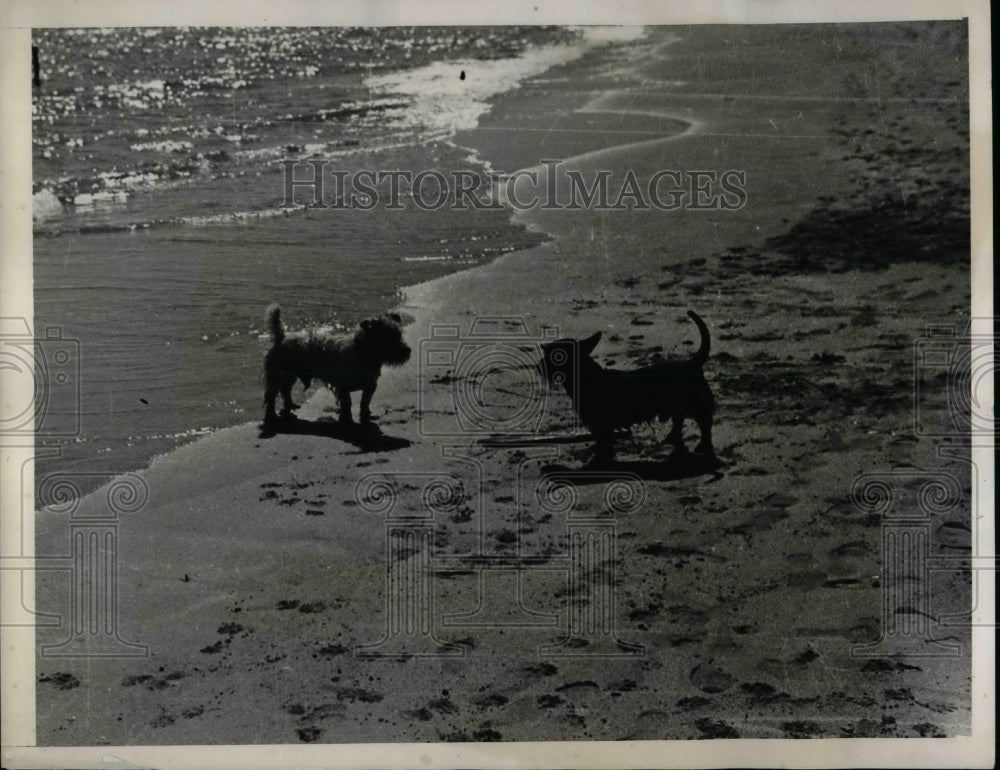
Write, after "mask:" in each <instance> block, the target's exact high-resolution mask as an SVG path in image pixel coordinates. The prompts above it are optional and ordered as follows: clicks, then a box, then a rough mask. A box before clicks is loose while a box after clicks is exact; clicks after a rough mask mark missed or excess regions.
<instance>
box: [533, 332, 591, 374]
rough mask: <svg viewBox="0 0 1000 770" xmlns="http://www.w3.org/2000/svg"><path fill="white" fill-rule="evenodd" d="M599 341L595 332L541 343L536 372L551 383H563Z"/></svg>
mask: <svg viewBox="0 0 1000 770" xmlns="http://www.w3.org/2000/svg"><path fill="white" fill-rule="evenodd" d="M600 341H601V333H600V332H596V333H595V334H591V335H590V336H589V337H587V338H586V339H583V340H574V339H571V338H568V337H566V338H563V339H558V340H554V341H552V342H547V343H545V344H544V345H542V360H541V361H539V362H538V372H539V374H541V376H542V377H544V378H545V379H546V380H548V382H549V383H550V384H551V385H565V384H566V382H567V381H568V380H570V379H571V378H573V377H575V376H576V373H577V372H578V371H579V369H580V362H581V361H582V360H583V359H584V358H590V354H591V353H593V352H594V348H596V347H597V343H598V342H600Z"/></svg>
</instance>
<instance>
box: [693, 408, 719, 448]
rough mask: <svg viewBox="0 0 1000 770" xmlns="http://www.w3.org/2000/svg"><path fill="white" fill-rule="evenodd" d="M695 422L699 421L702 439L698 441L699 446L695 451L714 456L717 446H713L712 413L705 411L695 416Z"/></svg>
mask: <svg viewBox="0 0 1000 770" xmlns="http://www.w3.org/2000/svg"><path fill="white" fill-rule="evenodd" d="M695 422H697V423H698V429H699V430H700V431H701V440H700V441H699V442H698V446H696V447H695V448H694V451H695V452H701V453H703V454H705V455H707V456H708V457H714V456H715V448H714V447H713V446H712V413H711V412H703V413H702V414H700V415H698V416H697V417H695Z"/></svg>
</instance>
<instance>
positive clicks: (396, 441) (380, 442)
mask: <svg viewBox="0 0 1000 770" xmlns="http://www.w3.org/2000/svg"><path fill="white" fill-rule="evenodd" d="M279 433H280V434H285V435H297V436H322V437H324V438H332V439H339V440H340V441H345V442H347V443H348V444H351V445H352V446H356V447H357V448H358V449H360V450H361V451H362V452H387V451H391V450H394V449H403V448H405V447H408V446H410V443H411V442H410V440H409V439H405V438H401V437H399V436H387V435H386V434H384V433H383V432H382V429H381V428H379V426H378V425H375V424H374V423H368V424H365V425H359V424H357V423H347V424H343V423H341V422H340V421H339V420H333V419H323V418H320V419H318V420H301V419H299V418H297V417H285V418H282V419H281V420H279V421H277V422H274V423H270V424H266V425H265V424H262V425H261V429H260V438H273V437H274V436H277V435H278V434H279Z"/></svg>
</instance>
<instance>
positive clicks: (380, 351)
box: [361, 313, 410, 366]
mask: <svg viewBox="0 0 1000 770" xmlns="http://www.w3.org/2000/svg"><path fill="white" fill-rule="evenodd" d="M402 323H403V319H402V318H400V317H399V315H398V314H397V313H386V314H385V315H382V316H379V317H378V318H368V319H366V320H364V321H362V322H361V334H362V336H363V338H364V344H365V347H366V348H367V349H368V350H370V351H371V352H372V354H373V355H374V356H376V357H377V358H378V359H379V361H381V362H382V363H383V364H388V365H389V366H402V365H403V364H405V363H406V362H407V361H409V360H410V346H409V345H407V344H406V343H405V342H404V341H403V329H402Z"/></svg>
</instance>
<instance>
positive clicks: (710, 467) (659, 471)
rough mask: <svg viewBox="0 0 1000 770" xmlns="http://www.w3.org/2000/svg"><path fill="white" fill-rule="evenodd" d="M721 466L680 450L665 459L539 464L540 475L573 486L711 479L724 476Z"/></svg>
mask: <svg viewBox="0 0 1000 770" xmlns="http://www.w3.org/2000/svg"><path fill="white" fill-rule="evenodd" d="M723 469H724V466H723V465H722V463H721V462H720V461H719V460H718V459H717V458H714V457H707V456H705V455H701V454H694V453H690V452H681V453H677V452H675V453H674V454H672V455H670V456H669V457H668V458H667V459H666V460H605V461H597V460H591V461H590V462H588V463H586V464H585V465H582V466H580V467H579V468H569V467H567V466H565V465H558V464H551V465H545V466H543V467H542V473H543V475H545V476H547V477H550V478H552V479H553V480H555V481H559V482H563V483H566V484H570V485H572V486H586V485H587V484H604V483H607V482H608V481H611V480H613V479H614V478H615V476H616V475H620V476H622V477H628V476H632V477H637V478H639V479H642V480H643V481H678V480H679V479H690V478H696V477H698V476H705V475H711V476H712V477H713V478H712V479H711V480H712V481H717V480H718V479H721V478H722V476H723Z"/></svg>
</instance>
